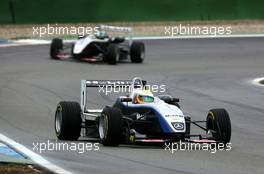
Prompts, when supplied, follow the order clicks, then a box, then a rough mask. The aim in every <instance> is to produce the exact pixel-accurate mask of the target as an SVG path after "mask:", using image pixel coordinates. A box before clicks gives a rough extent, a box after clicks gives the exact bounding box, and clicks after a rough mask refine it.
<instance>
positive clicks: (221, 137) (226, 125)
mask: <svg viewBox="0 0 264 174" xmlns="http://www.w3.org/2000/svg"><path fill="white" fill-rule="evenodd" d="M206 128H207V130H213V132H212V135H213V138H214V139H215V140H216V141H218V142H220V143H224V144H227V143H229V142H230V139H231V121H230V118H229V114H228V112H227V111H226V110H225V109H211V110H210V111H209V112H208V115H207V118H206Z"/></svg>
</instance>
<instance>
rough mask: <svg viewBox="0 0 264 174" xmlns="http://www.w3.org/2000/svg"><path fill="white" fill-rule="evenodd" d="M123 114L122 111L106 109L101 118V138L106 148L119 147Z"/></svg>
mask: <svg viewBox="0 0 264 174" xmlns="http://www.w3.org/2000/svg"><path fill="white" fill-rule="evenodd" d="M121 133H122V114H121V112H120V110H118V109H116V108H111V107H105V108H104V110H103V112H102V115H101V116H100V118H99V136H100V140H101V143H102V144H103V145H104V146H118V145H119V143H120V141H121Z"/></svg>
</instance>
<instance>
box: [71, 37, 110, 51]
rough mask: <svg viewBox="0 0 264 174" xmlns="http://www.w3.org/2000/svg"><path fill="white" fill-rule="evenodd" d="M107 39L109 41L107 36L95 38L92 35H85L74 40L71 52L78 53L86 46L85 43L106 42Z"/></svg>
mask: <svg viewBox="0 0 264 174" xmlns="http://www.w3.org/2000/svg"><path fill="white" fill-rule="evenodd" d="M108 41H109V39H108V38H107V39H97V38H95V36H93V35H90V36H86V37H84V38H81V39H79V40H77V41H76V43H75V44H74V48H73V53H74V54H80V53H81V52H82V51H83V50H84V49H85V48H86V47H87V45H89V44H90V43H92V42H108Z"/></svg>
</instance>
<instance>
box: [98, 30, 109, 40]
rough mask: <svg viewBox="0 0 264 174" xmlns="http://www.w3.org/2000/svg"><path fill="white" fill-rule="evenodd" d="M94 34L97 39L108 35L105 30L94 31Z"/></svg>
mask: <svg viewBox="0 0 264 174" xmlns="http://www.w3.org/2000/svg"><path fill="white" fill-rule="evenodd" d="M95 36H96V37H97V38H98V39H104V38H107V37H108V36H107V34H106V32H105V31H98V32H96V33H95Z"/></svg>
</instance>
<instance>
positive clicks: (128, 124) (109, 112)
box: [55, 78, 231, 146]
mask: <svg viewBox="0 0 264 174" xmlns="http://www.w3.org/2000/svg"><path fill="white" fill-rule="evenodd" d="M88 87H100V88H105V87H113V88H117V87H129V88H130V90H129V91H130V93H129V94H128V95H125V96H119V97H118V98H117V99H116V101H115V103H114V104H112V105H111V106H105V107H104V109H89V108H88V107H87V106H88V104H87V99H86V98H87V88H88ZM146 88H147V87H146V81H144V80H142V79H141V78H134V79H133V80H132V81H130V80H126V81H124V80H82V82H81V103H80V104H79V103H77V102H68V101H67V102H66V101H61V102H60V103H59V104H58V105H57V109H56V114H55V132H56V135H57V137H58V139H60V140H77V139H78V138H79V137H80V133H81V129H84V132H85V136H88V137H98V138H99V140H100V142H101V143H102V144H103V145H106V146H117V145H119V144H120V143H126V144H130V143H137V142H165V141H179V140H181V141H188V142H201V143H219V142H220V143H224V144H227V143H229V141H230V138H231V122H230V118H229V114H228V113H227V111H226V110H225V109H211V110H210V111H209V112H208V114H207V117H206V120H204V121H192V120H191V118H190V117H189V116H186V115H184V113H183V111H182V110H181V108H180V106H179V99H177V98H173V97H171V96H168V95H163V96H154V95H153V94H152V93H151V92H150V91H149V90H148V89H146ZM202 123H205V125H206V126H202V125H201V124H202ZM191 124H193V125H195V126H198V127H199V128H201V129H202V130H204V131H205V133H204V134H191V133H190V129H191V126H190V125H191Z"/></svg>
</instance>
